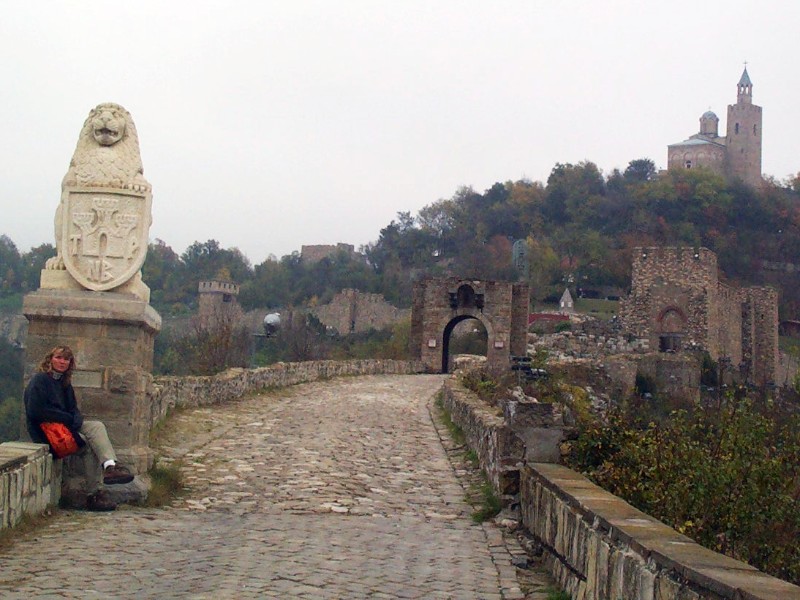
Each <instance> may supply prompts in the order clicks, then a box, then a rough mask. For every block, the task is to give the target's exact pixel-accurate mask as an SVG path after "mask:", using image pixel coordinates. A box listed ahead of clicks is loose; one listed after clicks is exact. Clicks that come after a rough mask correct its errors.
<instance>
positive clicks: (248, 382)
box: [150, 360, 423, 426]
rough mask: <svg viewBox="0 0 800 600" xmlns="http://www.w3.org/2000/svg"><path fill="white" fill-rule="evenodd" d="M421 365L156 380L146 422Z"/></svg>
mask: <svg viewBox="0 0 800 600" xmlns="http://www.w3.org/2000/svg"><path fill="white" fill-rule="evenodd" d="M422 370H423V366H422V364H421V363H419V362H416V361H403V360H348V361H334V360H322V361H309V362H297V363H277V364H275V365H270V366H268V367H261V368H259V369H228V370H227V371H224V372H222V373H219V374H217V375H210V376H201V377H156V378H155V379H154V381H153V386H152V392H151V394H150V408H151V414H150V422H151V426H155V425H156V424H157V423H159V422H160V421H162V420H163V419H164V418H165V417H166V415H167V413H168V412H169V411H170V410H171V409H172V408H174V407H176V406H177V407H183V406H207V405H210V404H219V403H221V402H227V401H230V400H235V399H237V398H241V397H243V396H245V395H247V394H252V393H256V392H260V391H263V390H266V389H269V388H277V387H284V386H287V385H295V384H298V383H306V382H309V381H317V380H319V379H329V378H331V377H342V376H348V375H376V374H403V375H407V374H411V373H419V372H421V371H422Z"/></svg>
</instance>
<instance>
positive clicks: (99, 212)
mask: <svg viewBox="0 0 800 600" xmlns="http://www.w3.org/2000/svg"><path fill="white" fill-rule="evenodd" d="M62 202H63V207H64V209H65V210H64V214H63V215H62V219H61V224H62V230H61V235H60V247H61V249H62V254H63V258H64V266H65V267H66V269H67V271H69V273H70V274H71V275H72V276H73V277H74V278H75V280H76V281H78V282H79V283H80V284H81V285H82V286H83V287H85V288H87V289H90V290H94V291H99V292H101V291H106V290H111V289H113V288H115V287H118V286H120V285H122V284H123V283H125V282H126V281H128V280H129V279H130V278H131V277H133V276H134V275H135V274H136V273H137V272H138V271H139V269H140V268H141V267H142V265H143V264H144V259H145V256H146V254H147V241H148V232H149V229H150V208H151V195H150V194H149V193H147V192H145V193H141V192H133V191H129V190H125V191H123V190H113V191H111V190H108V189H100V188H96V189H91V188H87V189H71V190H65V191H64V197H63V198H62Z"/></svg>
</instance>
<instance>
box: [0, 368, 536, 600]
mask: <svg viewBox="0 0 800 600" xmlns="http://www.w3.org/2000/svg"><path fill="white" fill-rule="evenodd" d="M441 381H442V379H441V376H432V375H431V376H372V377H361V378H347V379H336V380H331V381H325V382H317V383H313V384H304V385H298V386H294V387H291V388H286V389H281V390H277V391H275V392H271V393H268V394H262V395H259V396H254V397H251V398H247V399H244V400H242V401H239V402H235V403H230V404H227V405H223V406H216V407H213V408H206V409H192V410H187V411H183V412H181V413H179V414H177V415H175V416H174V417H173V418H172V419H171V421H170V424H169V431H168V432H164V433H163V434H162V436H161V440H160V441H159V448H158V451H159V453H160V455H161V459H162V461H170V460H180V461H181V464H182V471H183V475H184V481H185V483H186V487H187V490H186V494H185V495H183V496H182V497H180V498H179V499H178V500H176V501H175V502H174V503H173V505H172V506H170V507H167V508H166V509H145V508H140V507H124V508H122V509H120V510H118V511H116V512H114V513H94V514H92V513H81V512H71V511H63V512H62V513H60V514H59V515H58V516H57V517H55V518H54V519H52V520H50V521H49V522H48V523H47V524H46V525H45V526H44V527H40V528H39V529H37V530H35V531H32V532H30V533H27V534H25V535H23V536H21V538H20V539H17V540H15V542H14V544H13V546H12V547H11V548H10V549H8V550H6V551H4V552H2V553H0V565H1V566H0V597H1V598H104V599H105V598H136V599H142V598H158V599H165V598H197V599H205V598H207V599H212V598H213V599H217V598H306V599H315V598H348V599H349V598H426V599H427V598H431V599H436V598H442V599H444V598H453V599H456V598H459V599H460V598H464V599H477V598H485V599H501V598H503V599H512V598H524V597H526V596H525V594H524V593H523V592H522V591H521V589H520V587H519V585H520V584H519V581H518V579H517V570H516V569H515V568H514V566H512V559H513V558H514V557H517V558H519V556H520V555H521V554H522V551H521V549H520V548H519V546H518V545H517V546H514V543H513V542H514V540H513V538H511V537H510V536H505V539H504V535H503V533H502V532H501V531H500V530H499V529H497V528H496V527H495V526H494V525H492V524H484V525H475V524H474V523H473V522H472V521H471V519H470V515H471V513H472V508H471V507H470V506H469V505H468V504H466V503H465V500H464V495H465V491H464V488H463V487H462V483H463V478H462V480H461V481H460V479H459V477H457V473H458V472H459V471H458V469H455V470H454V468H453V465H452V464H451V462H450V461H449V460H448V457H447V453H446V452H445V449H444V448H443V446H442V441H440V438H439V435H437V430H436V428H435V427H434V425H433V423H432V420H431V415H430V408H431V405H432V397H433V395H434V394H435V392H436V391H437V390H438V388H439V387H440V386H441ZM444 441H445V443H447V440H444ZM530 579H531V578H530V575H528V583H529V584H530ZM545 584H546V581H545V579H543V578H542V579H541V580H539V579H537V578H536V577H534V582H533V585H534V587H536V588H538V589H541V588H542V587H543V586H544V585H545ZM545 597H546V594H545V593H544V592H542V591H534V592H531V593H529V594H528V596H527V598H537V599H539V598H545Z"/></svg>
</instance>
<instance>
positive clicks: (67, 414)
mask: <svg viewBox="0 0 800 600" xmlns="http://www.w3.org/2000/svg"><path fill="white" fill-rule="evenodd" d="M25 417H26V423H27V426H28V435H30V436H31V440H33V441H34V442H36V443H38V444H46V443H47V438H46V437H45V435H44V433H42V430H41V428H40V427H39V423H63V424H64V425H66V426H67V429H69V430H70V432H71V433H72V437H74V438H75V441H76V442H78V446H80V447H83V445H84V444H85V443H86V442H85V441H84V440H83V438H82V437H81V436H80V435H78V432H79V431H80V429H81V426H82V425H83V415H82V414H81V411H80V410H79V409H78V402H77V400H75V390H73V389H72V386H71V385H67V386H63V385H62V384H61V381H56V380H55V379H53V377H51V376H50V374H49V373H37V374H36V375H34V376H33V377H32V378H31V380H30V381H29V382H28V386H27V387H26V388H25Z"/></svg>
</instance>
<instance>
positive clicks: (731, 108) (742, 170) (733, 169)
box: [725, 66, 762, 187]
mask: <svg viewBox="0 0 800 600" xmlns="http://www.w3.org/2000/svg"><path fill="white" fill-rule="evenodd" d="M736 89H737V96H736V104H729V105H728V123H727V126H728V134H727V137H726V140H725V141H726V143H725V145H726V147H727V151H726V163H727V164H726V171H727V174H728V176H729V177H732V178H737V179H741V180H742V181H744V182H745V183H747V184H748V185H751V186H753V187H758V186H760V185H761V183H762V179H761V137H762V131H761V107H760V106H756V105H755V104H753V83H752V82H751V81H750V75H748V73H747V66H745V68H744V71H743V72H742V77H741V78H740V79H739V83H738V84H737V86H736Z"/></svg>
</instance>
